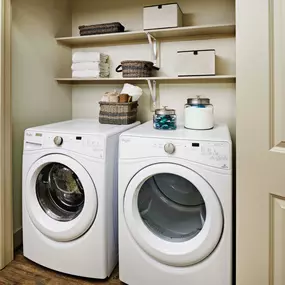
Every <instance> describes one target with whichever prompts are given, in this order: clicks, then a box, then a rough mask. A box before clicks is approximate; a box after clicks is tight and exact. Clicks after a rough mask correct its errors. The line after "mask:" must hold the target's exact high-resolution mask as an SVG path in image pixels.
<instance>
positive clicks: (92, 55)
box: [72, 51, 109, 63]
mask: <svg viewBox="0 0 285 285" xmlns="http://www.w3.org/2000/svg"><path fill="white" fill-rule="evenodd" d="M108 58H109V56H108V55H106V54H103V53H100V52H91V51H87V52H83V51H78V52H75V53H74V54H73V56H72V62H74V63H75V62H90V61H97V62H107V60H108Z"/></svg>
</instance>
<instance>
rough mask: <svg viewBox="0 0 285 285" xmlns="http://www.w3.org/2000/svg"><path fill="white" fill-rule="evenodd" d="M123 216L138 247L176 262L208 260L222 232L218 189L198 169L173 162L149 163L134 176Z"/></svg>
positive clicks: (221, 214)
mask: <svg viewBox="0 0 285 285" xmlns="http://www.w3.org/2000/svg"><path fill="white" fill-rule="evenodd" d="M124 216H125V220H126V222H127V225H128V228H129V230H130V232H131V234H132V236H133V238H134V239H135V241H136V242H137V243H138V244H139V246H140V247H141V248H142V249H143V250H144V251H145V252H146V253H147V254H149V255H150V256H152V257H153V258H155V259H156V260H158V261H160V262H162V263H165V264H168V265H172V266H188V265H192V264H195V263H198V262H200V261H201V260H203V259H205V258H206V257H207V256H209V255H210V254H211V253H212V252H213V250H214V249H215V247H216V246H217V244H218V243H219V240H220V238H221V235H222V231H223V213H222V208H221V205H220V202H219V199H218V198H217V196H216V194H215V191H214V189H213V188H212V187H211V186H210V185H209V184H208V183H207V182H206V181H205V180H204V179H203V178H202V177H201V176H200V175H198V174H197V173H196V172H194V171H192V170H191V169H189V168H186V167H183V166H180V165H176V164H171V163H159V164H154V165H150V166H148V167H146V168H144V169H142V170H141V171H139V172H138V173H137V174H136V175H135V176H134V177H133V179H132V180H131V181H130V183H129V185H128V187H127V189H126V192H125V197H124Z"/></svg>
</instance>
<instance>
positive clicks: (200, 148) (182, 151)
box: [120, 136, 232, 169]
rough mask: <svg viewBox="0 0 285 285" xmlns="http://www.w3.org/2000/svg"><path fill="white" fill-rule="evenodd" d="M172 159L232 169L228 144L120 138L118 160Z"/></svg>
mask: <svg viewBox="0 0 285 285" xmlns="http://www.w3.org/2000/svg"><path fill="white" fill-rule="evenodd" d="M150 157H173V158H180V159H185V160H189V161H192V162H196V163H200V164H203V165H208V166H212V167H216V168H221V169H231V168H232V145H231V143H229V142H211V141H189V140H172V139H170V140H167V139H155V138H153V139H152V138H138V137H128V136H122V137H121V138H120V158H121V159H136V158H137V159H140V158H150Z"/></svg>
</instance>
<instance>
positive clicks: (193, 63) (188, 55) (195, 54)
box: [177, 49, 216, 77]
mask: <svg viewBox="0 0 285 285" xmlns="http://www.w3.org/2000/svg"><path fill="white" fill-rule="evenodd" d="M215 55H216V51H215V50H214V49H207V50H186V51H178V52H177V59H178V60H177V73H178V76H179V77H182V76H203V75H204V76H205V75H215V74H216V65H215Z"/></svg>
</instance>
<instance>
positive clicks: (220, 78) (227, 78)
mask: <svg viewBox="0 0 285 285" xmlns="http://www.w3.org/2000/svg"><path fill="white" fill-rule="evenodd" d="M55 80H56V81H58V82H59V83H62V84H120V83H125V82H132V83H137V84H139V83H146V81H147V80H156V81H157V82H158V83H183V82H185V83H191V82H193V83H197V82H198V83H199V82H200V83H204V82H205V83H211V82H213V83H215V82H217V83H235V81H236V76H235V75H215V76H191V77H190V76H189V77H144V78H55Z"/></svg>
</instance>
